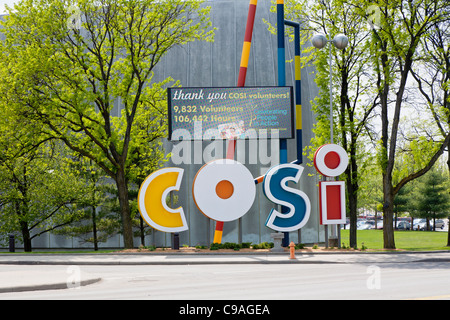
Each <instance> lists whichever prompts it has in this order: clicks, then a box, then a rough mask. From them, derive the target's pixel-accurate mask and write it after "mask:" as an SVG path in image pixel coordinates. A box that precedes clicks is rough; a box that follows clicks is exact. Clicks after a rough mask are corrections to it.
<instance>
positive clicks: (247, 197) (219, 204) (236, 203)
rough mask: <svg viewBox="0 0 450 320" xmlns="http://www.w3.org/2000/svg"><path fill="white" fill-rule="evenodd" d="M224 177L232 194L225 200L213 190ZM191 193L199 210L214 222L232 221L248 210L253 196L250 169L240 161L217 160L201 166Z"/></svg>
mask: <svg viewBox="0 0 450 320" xmlns="http://www.w3.org/2000/svg"><path fill="white" fill-rule="evenodd" d="M223 180H227V181H229V182H230V183H231V184H232V185H233V193H232V195H231V196H230V197H229V198H227V199H222V198H220V197H219V196H218V195H217V193H216V186H217V184H218V183H219V182H221V181H223ZM192 193H193V196H194V201H195V204H196V205H197V207H198V209H199V210H200V211H201V212H202V213H203V214H204V215H205V216H207V217H209V218H211V219H213V220H216V221H224V222H225V221H233V220H236V219H239V218H240V217H242V216H243V215H244V214H246V213H247V211H248V210H250V208H251V206H252V205H253V202H254V199H255V195H256V185H255V181H254V178H253V175H252V174H251V172H250V171H249V170H248V169H247V168H246V167H245V166H244V165H243V164H241V163H239V162H237V161H234V160H231V159H219V160H214V161H212V162H209V163H207V164H206V165H204V166H203V167H202V168H200V170H199V171H198V172H197V175H196V176H195V178H194V182H193V186H192Z"/></svg>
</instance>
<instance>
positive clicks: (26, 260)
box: [0, 251, 450, 299]
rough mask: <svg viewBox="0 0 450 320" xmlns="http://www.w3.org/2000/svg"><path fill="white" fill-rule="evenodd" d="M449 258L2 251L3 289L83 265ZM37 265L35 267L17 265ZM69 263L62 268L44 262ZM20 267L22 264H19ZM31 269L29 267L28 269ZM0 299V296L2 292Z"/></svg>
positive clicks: (426, 255)
mask: <svg viewBox="0 0 450 320" xmlns="http://www.w3.org/2000/svg"><path fill="white" fill-rule="evenodd" d="M436 261H440V262H450V251H438V252H436V251H435V252H395V253H393V252H370V253H369V252H350V253H336V252H329V251H327V252H318V253H297V252H296V254H295V258H294V259H290V256H289V253H288V252H284V253H272V252H268V253H263V254H261V253H253V254H252V253H211V254H204V253H201V254H199V253H184V254H183V253H170V254H164V253H99V254H80V253H77V254H75V253H74V254H72V253H68V254H39V253H34V254H21V253H0V293H2V292H21V291H32V290H46V289H64V288H68V286H70V285H71V279H72V276H73V273H74V272H75V273H76V272H77V270H79V268H77V266H82V265H105V266H106V265H167V266H170V265H193V264H320V263H331V264H332V263H338V264H345V263H351V264H377V265H378V264H382V263H411V262H436ZM24 265H27V266H35V268H32V271H26V272H25V271H23V270H22V269H21V270H15V269H14V266H24ZM49 265H66V266H67V267H66V268H61V271H60V272H55V271H54V270H53V271H52V270H46V268H45V266H49ZM17 269H20V268H17ZM28 270H29V269H28ZM79 279H80V280H79V281H78V283H77V285H80V286H84V285H89V284H92V283H95V282H97V281H100V280H101V278H99V277H97V276H92V275H89V274H82V275H79ZM0 299H1V296H0Z"/></svg>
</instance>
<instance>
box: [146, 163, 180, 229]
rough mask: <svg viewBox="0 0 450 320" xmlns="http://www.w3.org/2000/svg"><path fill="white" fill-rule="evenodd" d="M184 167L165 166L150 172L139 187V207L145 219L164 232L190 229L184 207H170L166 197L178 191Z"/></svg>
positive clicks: (150, 224)
mask: <svg viewBox="0 0 450 320" xmlns="http://www.w3.org/2000/svg"><path fill="white" fill-rule="evenodd" d="M183 171H184V170H183V169H180V168H164V169H160V170H157V171H155V172H153V173H152V174H150V175H149V176H148V177H147V178H146V179H145V181H144V182H143V183H142V186H141V188H140V189H139V196H138V208H139V212H140V213H141V216H142V218H143V219H144V221H145V222H146V223H147V224H148V225H149V226H151V227H153V228H155V229H157V230H160V231H164V232H181V231H185V230H187V229H188V226H187V222H186V217H185V215H184V211H183V208H182V207H178V208H176V209H172V208H169V207H168V206H167V204H166V197H167V195H168V194H169V193H170V192H171V191H174V190H175V191H178V190H179V188H180V185H181V180H182V178H183Z"/></svg>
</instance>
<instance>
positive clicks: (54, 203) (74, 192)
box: [0, 139, 87, 252]
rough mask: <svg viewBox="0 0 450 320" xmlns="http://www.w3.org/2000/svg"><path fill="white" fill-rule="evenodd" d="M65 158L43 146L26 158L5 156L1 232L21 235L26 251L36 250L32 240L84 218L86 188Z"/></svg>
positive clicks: (0, 193)
mask: <svg viewBox="0 0 450 320" xmlns="http://www.w3.org/2000/svg"><path fill="white" fill-rule="evenodd" d="M2 140H3V139H2ZM9 143H11V140H10V141H9ZM62 156H65V155H61V154H58V152H55V150H54V149H53V150H52V149H51V148H49V146H48V145H41V146H40V147H39V148H37V149H35V150H33V151H31V152H29V153H27V154H26V155H21V156H16V157H11V158H8V156H7V155H6V154H3V155H2V157H1V158H2V159H1V161H0V169H1V171H0V172H1V175H0V204H1V206H0V208H1V210H0V221H1V222H0V230H1V231H2V233H4V234H11V233H18V234H19V235H20V236H19V239H20V240H21V241H22V242H23V244H24V251H25V252H30V251H32V239H34V238H36V237H39V236H40V235H42V234H44V233H46V232H51V231H54V230H56V229H58V228H61V227H63V226H65V225H67V224H70V223H72V222H73V221H76V220H77V219H79V217H80V210H79V206H78V204H79V203H80V202H81V199H83V198H84V197H85V196H86V191H87V190H86V189H85V187H86V186H85V185H84V184H83V183H82V182H80V179H79V177H78V176H76V175H75V174H74V173H73V172H72V170H70V168H69V166H68V165H67V162H65V161H64V160H63V159H62Z"/></svg>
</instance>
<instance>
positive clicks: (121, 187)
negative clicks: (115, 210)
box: [116, 168, 134, 249]
mask: <svg viewBox="0 0 450 320" xmlns="http://www.w3.org/2000/svg"><path fill="white" fill-rule="evenodd" d="M116 185H117V192H118V196H119V204H120V212H121V215H122V232H123V242H124V247H125V249H132V248H133V247H134V246H133V230H132V222H131V211H130V204H129V202H128V184H127V180H126V178H125V172H124V170H123V168H119V170H118V172H117V175H116Z"/></svg>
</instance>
